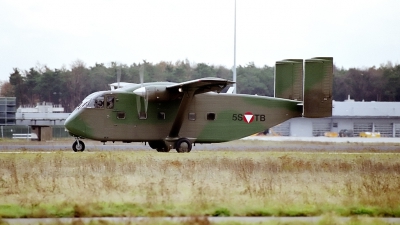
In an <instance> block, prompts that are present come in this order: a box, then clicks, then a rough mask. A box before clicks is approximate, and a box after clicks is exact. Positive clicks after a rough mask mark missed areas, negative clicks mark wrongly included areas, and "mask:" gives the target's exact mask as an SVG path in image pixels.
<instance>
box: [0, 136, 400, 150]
mask: <svg viewBox="0 0 400 225" xmlns="http://www.w3.org/2000/svg"><path fill="white" fill-rule="evenodd" d="M82 141H84V143H85V145H86V149H85V152H94V151H155V150H153V149H151V148H150V147H149V146H148V144H146V143H122V142H115V143H112V142H106V143H105V144H103V143H101V142H99V141H91V140H85V139H83V140H82ZM73 142H74V139H72V138H69V139H63V140H57V141H48V142H37V141H29V140H19V141H2V142H0V152H32V151H33V152H53V151H71V152H72V143H73ZM192 151H300V152H301V151H305V152H309V151H327V152H337V151H341V152H357V151H363V152H400V138H358V137H354V138H328V137H275V136H250V137H247V138H243V139H240V140H236V141H231V142H224V143H214V144H196V143H195V144H194V146H193V149H192ZM171 152H175V151H174V150H171Z"/></svg>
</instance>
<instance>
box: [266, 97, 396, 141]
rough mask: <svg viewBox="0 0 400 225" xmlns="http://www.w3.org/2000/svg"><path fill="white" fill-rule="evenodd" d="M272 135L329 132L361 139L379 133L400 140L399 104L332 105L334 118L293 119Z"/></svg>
mask: <svg viewBox="0 0 400 225" xmlns="http://www.w3.org/2000/svg"><path fill="white" fill-rule="evenodd" d="M270 132H271V133H272V134H275V135H282V136H297V137H312V136H324V135H325V133H326V132H334V133H337V134H345V136H355V137H358V136H360V133H362V132H379V133H380V136H381V137H400V102H355V101H354V100H351V99H348V100H346V101H344V102H337V101H334V102H333V110H332V117H329V118H317V119H310V118H293V119H290V120H288V121H286V122H284V123H282V124H279V125H277V126H275V127H273V128H272V129H270Z"/></svg>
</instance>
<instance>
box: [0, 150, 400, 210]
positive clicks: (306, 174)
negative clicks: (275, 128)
mask: <svg viewBox="0 0 400 225" xmlns="http://www.w3.org/2000/svg"><path fill="white" fill-rule="evenodd" d="M399 156H400V154H397V153H389V154H384V153H337V154H336V153H333V154H332V153H321V152H320V153H317V152H314V153H292V152H283V153H280V152H228V151H226V152H224V151H218V152H212V151H202V152H193V153H190V154H174V153H170V154H162V153H157V152H152V151H136V152H86V153H78V154H77V153H71V152H61V151H59V152H55V153H28V152H25V153H20V154H12V153H9V154H1V158H0V216H3V217H21V216H33V217H46V216H75V217H83V216H186V215H190V216H204V215H215V216H232V215H240V216H266V215H277V216H278V215H285V216H311V215H321V214H325V213H331V212H334V213H336V214H338V215H344V216H346V215H358V214H366V215H372V216H400V195H399V194H398V193H399V190H400V160H399ZM17 208H18V210H17Z"/></svg>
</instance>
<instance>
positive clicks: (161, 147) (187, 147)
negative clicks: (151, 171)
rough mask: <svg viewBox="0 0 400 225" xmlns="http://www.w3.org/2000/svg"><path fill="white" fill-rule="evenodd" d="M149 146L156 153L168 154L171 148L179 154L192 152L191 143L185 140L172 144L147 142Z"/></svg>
mask: <svg viewBox="0 0 400 225" xmlns="http://www.w3.org/2000/svg"><path fill="white" fill-rule="evenodd" d="M149 145H150V147H151V148H152V149H156V150H157V152H169V151H170V150H171V149H172V148H175V149H176V151H177V152H179V153H185V152H190V151H191V150H192V142H191V141H190V140H189V139H187V138H179V139H178V140H177V141H176V142H175V143H174V142H170V141H168V142H165V141H161V140H160V141H149Z"/></svg>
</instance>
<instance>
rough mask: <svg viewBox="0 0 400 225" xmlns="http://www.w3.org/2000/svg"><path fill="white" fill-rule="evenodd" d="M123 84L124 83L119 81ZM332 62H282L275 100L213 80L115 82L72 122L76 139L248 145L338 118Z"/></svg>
mask: <svg viewBox="0 0 400 225" xmlns="http://www.w3.org/2000/svg"><path fill="white" fill-rule="evenodd" d="M118 79H119V78H118ZM332 80H333V58H332V57H316V58H311V59H306V60H303V59H286V60H282V61H277V62H276V64H275V96H274V97H267V96H258V95H248V94H232V93H223V92H222V90H224V89H226V87H229V86H230V85H231V84H233V83H234V82H232V81H230V80H226V79H221V78H215V77H207V78H200V79H195V80H191V81H186V82H182V83H173V82H150V83H144V82H143V76H141V82H140V84H137V83H122V84H120V83H119V82H118V83H117V84H116V83H114V84H111V85H110V86H111V90H107V91H99V92H95V93H92V94H90V95H89V96H87V97H86V98H85V99H84V100H83V101H82V102H81V103H80V104H79V106H78V107H76V109H75V110H74V111H73V112H72V113H71V115H70V116H69V117H68V118H67V119H66V121H65V128H66V129H67V131H68V132H69V133H70V135H72V136H73V137H75V142H74V143H73V145H72V149H73V150H74V151H75V152H82V151H84V150H85V144H84V143H83V141H82V140H81V139H85V138H86V139H92V140H97V141H101V142H103V143H106V142H108V141H111V142H115V141H121V142H124V143H131V142H145V143H146V142H147V143H148V145H149V146H150V147H151V148H152V149H156V150H157V151H158V152H169V151H170V150H171V149H176V151H177V152H179V153H185V152H190V151H191V150H192V147H193V145H195V144H202V143H220V142H227V141H232V140H236V139H241V138H244V137H247V136H250V135H253V134H255V133H258V132H261V131H264V130H266V129H269V128H271V127H273V126H275V125H278V124H280V123H282V122H284V121H286V120H289V119H291V118H294V117H307V118H322V117H331V116H332Z"/></svg>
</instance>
